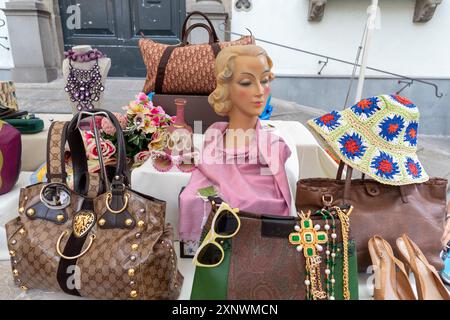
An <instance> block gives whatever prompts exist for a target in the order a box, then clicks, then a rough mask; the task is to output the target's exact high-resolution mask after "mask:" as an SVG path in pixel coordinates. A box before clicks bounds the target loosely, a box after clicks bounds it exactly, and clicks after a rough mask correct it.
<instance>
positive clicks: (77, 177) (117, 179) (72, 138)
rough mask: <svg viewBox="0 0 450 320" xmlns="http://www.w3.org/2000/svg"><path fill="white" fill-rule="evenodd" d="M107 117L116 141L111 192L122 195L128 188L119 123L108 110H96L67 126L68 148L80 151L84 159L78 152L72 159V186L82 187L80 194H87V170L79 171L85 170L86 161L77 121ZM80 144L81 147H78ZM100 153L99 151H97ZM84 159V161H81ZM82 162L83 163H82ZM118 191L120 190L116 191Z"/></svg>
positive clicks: (123, 140)
mask: <svg viewBox="0 0 450 320" xmlns="http://www.w3.org/2000/svg"><path fill="white" fill-rule="evenodd" d="M105 114H106V115H107V116H108V117H109V119H110V121H111V123H112V124H113V126H114V127H115V128H116V139H117V163H116V171H115V176H114V179H113V183H112V185H111V192H113V193H114V194H116V193H119V194H120V195H122V194H123V191H124V188H125V187H127V186H129V174H128V170H127V166H126V147H125V139H124V136H123V131H122V128H121V127H120V124H119V121H118V120H117V118H116V117H115V116H114V114H113V113H111V112H110V111H108V110H103V109H96V110H95V111H93V112H92V113H90V114H82V115H76V116H75V117H74V118H73V119H72V120H71V122H70V123H69V125H68V128H67V140H68V142H69V146H70V149H71V150H77V149H78V150H82V152H81V153H83V154H84V157H83V156H82V155H81V153H80V152H78V153H76V154H74V156H73V157H72V161H73V166H74V185H75V184H78V185H80V186H82V187H83V190H82V193H83V194H85V193H87V191H88V190H87V189H88V185H87V183H86V181H87V176H86V175H87V174H88V173H87V170H86V171H84V170H79V167H81V168H84V167H86V168H87V161H86V155H85V149H84V144H83V139H82V137H81V133H80V130H79V129H78V120H79V118H80V116H81V119H83V118H86V117H88V116H94V117H96V116H100V115H105ZM80 143H81V146H80ZM99 152H101V150H99ZM83 158H84V159H83ZM83 160H84V163H83ZM102 183H103V184H105V183H106V181H103V182H102ZM103 186H104V189H106V186H105V185H103ZM118 189H120V190H119V191H118Z"/></svg>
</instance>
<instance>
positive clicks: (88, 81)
mask: <svg viewBox="0 0 450 320" xmlns="http://www.w3.org/2000/svg"><path fill="white" fill-rule="evenodd" d="M68 59H69V76H68V78H67V84H66V86H65V88H64V90H65V91H66V92H67V93H68V94H69V98H70V101H72V102H78V104H77V110H78V111H81V110H92V109H94V102H97V101H99V100H100V94H101V93H102V92H103V91H104V90H105V88H104V87H103V84H102V75H101V73H100V67H99V65H98V58H97V59H95V65H94V66H93V67H92V68H91V69H89V70H83V69H76V68H74V67H73V66H72V58H71V57H70V56H69V57H68Z"/></svg>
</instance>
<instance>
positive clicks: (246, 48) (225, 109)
mask: <svg viewBox="0 0 450 320" xmlns="http://www.w3.org/2000/svg"><path fill="white" fill-rule="evenodd" d="M260 55H263V56H265V57H266V59H267V63H268V64H269V68H270V69H272V66H273V63H272V59H270V57H269V55H268V54H267V52H266V50H264V49H263V48H261V47H260V46H257V45H239V46H229V47H225V48H223V49H222V50H221V51H220V53H219V54H218V55H217V59H216V66H215V75H216V80H217V85H216V89H215V90H214V91H213V92H212V93H211V94H210V95H209V97H208V102H209V104H210V105H211V106H212V107H213V108H214V111H215V112H216V113H217V114H218V115H220V116H226V115H228V113H229V112H230V110H231V100H230V99H229V89H228V84H229V82H230V81H231V79H232V78H233V70H234V60H235V59H236V57H239V56H251V57H257V56H260ZM273 79H274V74H273V73H272V72H270V74H269V80H270V81H272V80H273Z"/></svg>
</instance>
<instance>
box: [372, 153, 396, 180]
mask: <svg viewBox="0 0 450 320" xmlns="http://www.w3.org/2000/svg"><path fill="white" fill-rule="evenodd" d="M370 167H371V168H373V169H375V174H376V175H377V176H379V177H381V178H384V179H388V180H393V179H394V177H395V176H396V175H397V174H399V173H400V169H399V166H398V163H397V162H395V161H394V158H393V157H392V156H391V155H389V154H387V153H386V152H383V151H380V154H379V155H378V156H377V157H374V158H373V159H372V162H371V164H370Z"/></svg>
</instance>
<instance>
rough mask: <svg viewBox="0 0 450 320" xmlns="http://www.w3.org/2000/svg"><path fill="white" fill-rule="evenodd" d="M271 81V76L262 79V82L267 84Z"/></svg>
mask: <svg viewBox="0 0 450 320" xmlns="http://www.w3.org/2000/svg"><path fill="white" fill-rule="evenodd" d="M268 83H269V78H264V79H262V80H261V84H263V85H265V84H268Z"/></svg>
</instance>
